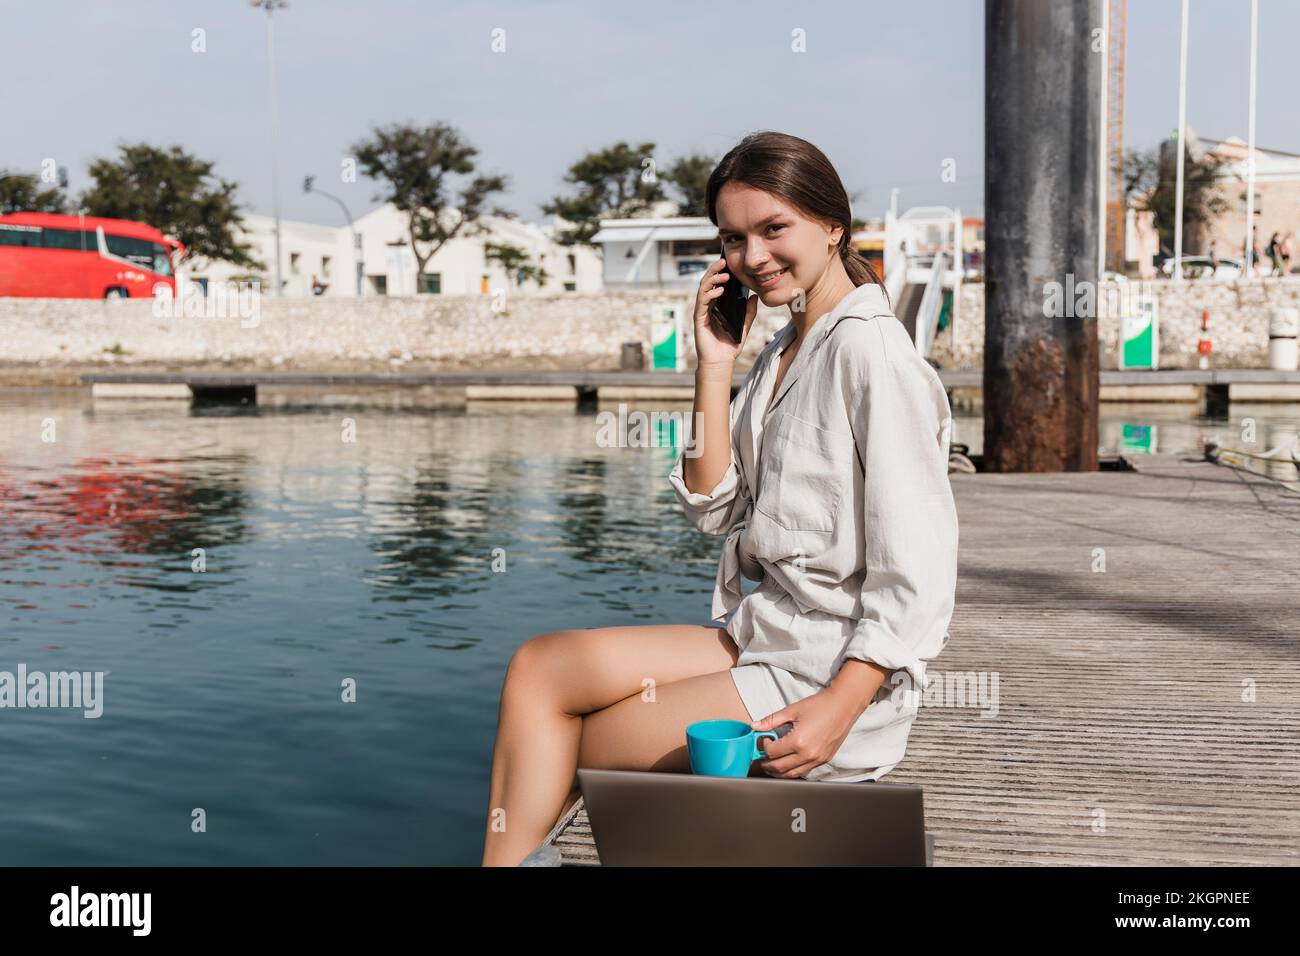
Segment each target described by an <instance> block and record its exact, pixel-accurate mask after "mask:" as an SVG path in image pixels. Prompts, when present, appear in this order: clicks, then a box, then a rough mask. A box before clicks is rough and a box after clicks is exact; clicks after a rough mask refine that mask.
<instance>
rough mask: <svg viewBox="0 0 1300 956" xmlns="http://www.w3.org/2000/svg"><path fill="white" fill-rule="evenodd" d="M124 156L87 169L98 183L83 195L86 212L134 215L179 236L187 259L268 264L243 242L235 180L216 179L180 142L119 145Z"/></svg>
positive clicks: (209, 166) (251, 265) (100, 161)
mask: <svg viewBox="0 0 1300 956" xmlns="http://www.w3.org/2000/svg"><path fill="white" fill-rule="evenodd" d="M118 151H119V152H120V153H121V155H120V157H119V158H117V159H116V160H114V159H95V160H93V161H91V163H90V167H89V171H90V175H91V178H93V179H94V180H95V185H93V186H92V187H90V188H89V189H87V190H86V191H85V192H84V193H82V194H81V203H82V205H83V206H84V207H85V209H86V213H87V214H88V215H92V216H107V217H110V218H113V219H136V220H139V221H140V222H145V223H148V224H149V225H151V226H153V227H154V228H155V229H159V230H161V231H162V232H164V233H167V234H169V235H173V236H175V237H176V238H177V239H179V240H180V241H181V242H182V243H183V244H184V245H185V254H186V257H187V258H190V257H198V256H202V257H203V258H205V259H210V260H214V261H215V260H222V261H225V262H229V263H232V264H233V265H236V266H243V267H245V268H249V269H263V268H265V266H264V265H263V264H262V263H261V262H259V261H258V260H257V259H256V258H255V257H254V256H253V254H252V249H253V247H252V244H251V243H247V242H243V241H241V240H240V239H239V238H238V236H237V233H238V232H240V231H242V229H243V219H242V218H241V217H240V215H239V204H238V202H237V201H236V199H235V190H236V189H237V188H238V185H237V184H236V183H233V182H230V181H228V180H224V179H219V178H217V177H216V176H215V175H214V174H213V172H212V167H213V165H214V164H213V163H210V162H207V161H205V160H201V159H199V158H197V157H195V156H191V155H189V154H188V153H186V152H185V151H184V150H183V149H181V148H180V147H179V146H172V147H170V148H169V149H160V148H159V147H156V146H150V145H149V144H148V143H137V144H135V145H133V146H119V147H118Z"/></svg>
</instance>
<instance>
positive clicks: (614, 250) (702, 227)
mask: <svg viewBox="0 0 1300 956" xmlns="http://www.w3.org/2000/svg"><path fill="white" fill-rule="evenodd" d="M591 238H592V242H595V243H598V244H599V245H600V246H601V248H602V249H603V250H604V256H603V259H604V279H605V288H607V289H610V290H621V289H647V288H654V289H673V288H680V289H689V288H690V287H692V286H695V285H699V282H700V273H702V272H703V271H704V270H705V269H707V268H708V267H709V263H710V262H712V261H713V260H714V259H717V258H718V257H719V256H721V255H722V245H721V243H720V242H719V240H718V227H717V226H715V225H714V224H713V223H712V222H710V221H709V220H708V218H707V217H705V216H676V217H674V216H664V217H653V218H652V217H647V218H637V219H602V220H600V230H599V231H598V232H597V233H596V234H595V235H594V236H592V237H591Z"/></svg>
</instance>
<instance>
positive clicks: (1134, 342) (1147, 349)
mask: <svg viewBox="0 0 1300 956" xmlns="http://www.w3.org/2000/svg"><path fill="white" fill-rule="evenodd" d="M1125 299H1126V301H1131V303H1132V305H1131V307H1130V308H1129V309H1126V310H1125V311H1124V312H1123V313H1122V314H1121V315H1120V317H1119V367H1120V368H1122V369H1124V368H1150V369H1154V368H1158V367H1159V359H1160V322H1159V316H1158V315H1157V311H1156V300H1155V296H1153V295H1150V294H1139V295H1136V296H1125Z"/></svg>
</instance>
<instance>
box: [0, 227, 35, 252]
mask: <svg viewBox="0 0 1300 956" xmlns="http://www.w3.org/2000/svg"><path fill="white" fill-rule="evenodd" d="M40 244H41V227H40V226H15V225H12V224H10V223H0V246H26V247H28V248H37V247H39V246H40Z"/></svg>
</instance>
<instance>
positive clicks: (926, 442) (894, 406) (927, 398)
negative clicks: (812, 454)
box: [840, 358, 957, 691]
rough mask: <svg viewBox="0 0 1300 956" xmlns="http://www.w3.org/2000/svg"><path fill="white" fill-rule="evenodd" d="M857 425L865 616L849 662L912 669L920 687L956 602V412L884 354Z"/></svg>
mask: <svg viewBox="0 0 1300 956" xmlns="http://www.w3.org/2000/svg"><path fill="white" fill-rule="evenodd" d="M850 419H851V422H852V427H853V437H854V441H855V444H856V445H857V449H858V454H859V457H860V459H861V462H862V472H863V474H862V481H863V496H862V502H863V514H864V516H865V527H864V529H863V532H864V536H863V540H864V552H865V565H864V568H863V579H862V590H861V595H860V600H861V605H862V615H861V617H860V618H859V619H858V620H857V623H856V625H855V627H854V631H853V634H852V637H851V638H850V640H849V642H848V643H847V645H846V647H845V652H844V655H843V657H844V658H845V659H847V658H855V659H857V660H862V661H868V662H871V663H875V664H878V665H880V666H881V667H883V668H885V669H887V670H890V671H897V670H904V671H906V672H907V673H908V674H909V675H910V676H911V679H912V681H913V686H914V688H915V689H917V690H918V691H919V690H922V689H924V687H925V663H926V661H927V660H929V659H931V658H933V657H935V656H937V655H938V653H939V651H940V650H941V649H942V648H943V645H944V643H945V642H946V640H947V633H948V625H949V622H950V621H951V618H952V612H953V606H954V603H955V599H956V590H957V509H956V505H955V502H954V501H953V496H952V488H951V485H950V484H949V481H948V438H949V435H950V432H951V427H952V413H951V409H950V406H949V404H948V398H947V395H946V394H945V392H944V390H943V386H942V385H941V384H940V383H939V382H937V381H934V380H933V379H932V378H931V377H930V376H928V375H926V374H925V371H924V370H923V369H921V368H920V367H919V366H918V365H916V364H914V363H912V362H910V361H908V360H901V361H898V362H893V361H889V360H887V359H884V358H879V359H877V360H873V361H872V362H871V363H870V368H869V370H868V375H867V376H866V381H865V383H864V384H862V385H861V386H860V387H858V388H857V389H856V391H854V392H853V393H852V395H851V405H850ZM840 663H841V665H842V664H843V660H841V662H840Z"/></svg>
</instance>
